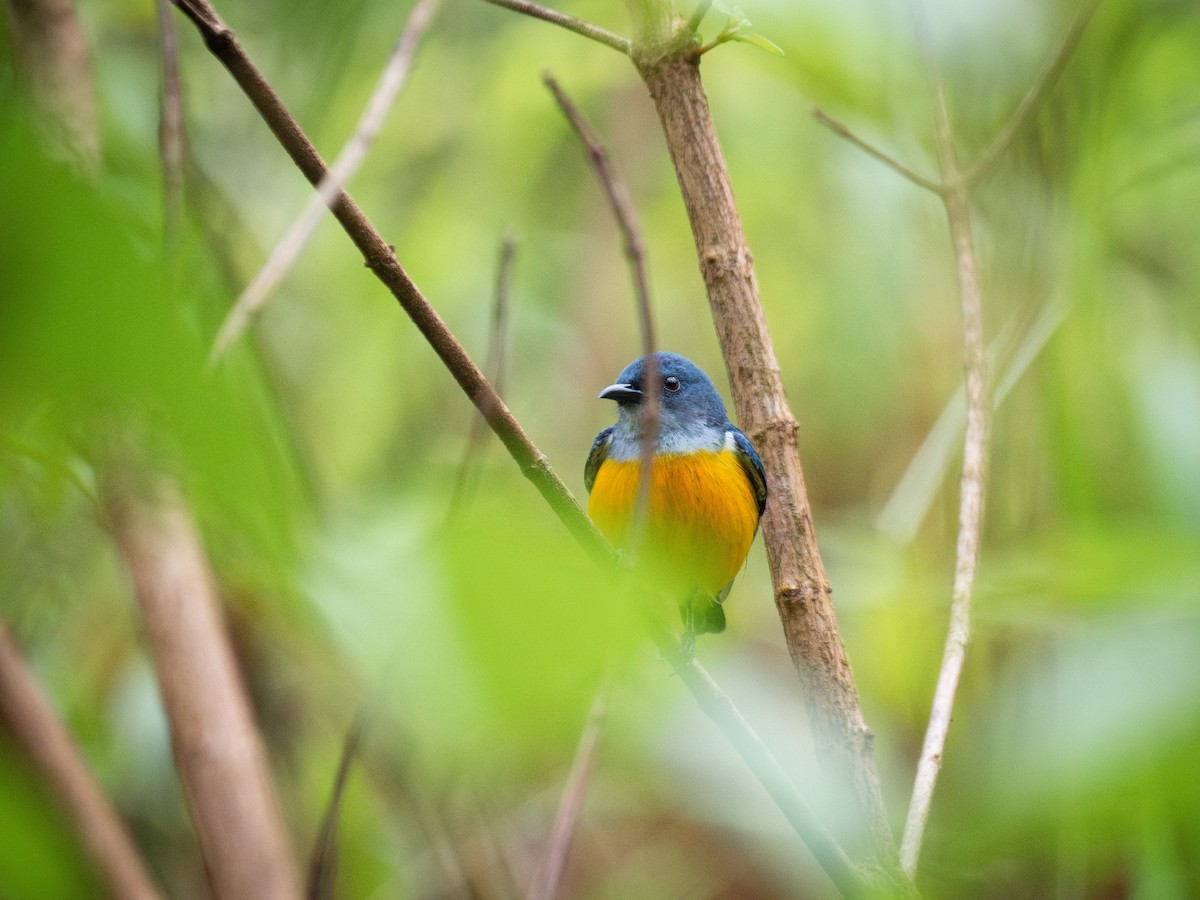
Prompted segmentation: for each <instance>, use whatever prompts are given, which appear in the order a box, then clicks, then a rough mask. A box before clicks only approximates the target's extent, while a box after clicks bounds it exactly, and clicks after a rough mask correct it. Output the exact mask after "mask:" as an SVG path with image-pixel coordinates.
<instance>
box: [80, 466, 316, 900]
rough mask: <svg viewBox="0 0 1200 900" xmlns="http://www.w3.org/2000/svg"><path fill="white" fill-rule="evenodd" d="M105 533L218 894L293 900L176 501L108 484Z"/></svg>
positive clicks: (207, 580)
mask: <svg viewBox="0 0 1200 900" xmlns="http://www.w3.org/2000/svg"><path fill="white" fill-rule="evenodd" d="M103 497H104V509H105V514H106V518H107V524H108V527H109V528H110V530H111V532H112V536H113V539H114V540H115V541H116V544H117V548H118V550H119V551H120V554H121V557H122V560H123V561H124V563H125V567H126V568H127V570H128V572H129V575H130V578H131V580H132V582H133V587H134V593H135V594H136V597H137V602H138V607H139V609H140V610H141V613H142V619H143V622H144V624H145V631H146V642H147V644H148V648H149V651H150V655H151V657H152V658H153V660H154V667H155V671H156V672H157V675H158V685H159V690H160V692H161V694H162V701H163V708H164V710H165V711H166V715H167V721H168V722H169V724H170V730H171V746H172V748H173V750H174V753H175V764H176V766H177V768H178V770H179V777H180V780H181V782H182V783H183V786H184V791H185V794H186V796H187V801H188V806H189V808H190V810H191V814H192V821H193V823H194V825H195V829H196V834H197V836H198V838H199V841H200V849H201V853H202V855H203V857H204V864H205V869H206V871H207V873H208V879H209V884H210V886H211V888H212V892H213V894H214V895H215V896H216V897H217V898H220V900H225V898H229V900H242V898H246V897H254V898H260V900H293V898H295V897H297V896H299V886H298V883H297V878H296V872H295V869H294V868H293V861H292V856H291V851H290V849H289V846H288V839H287V835H286V832H285V830H284V826H283V821H282V818H281V816H280V813H279V807H278V805H277V804H276V801H275V795H274V792H273V789H272V786H271V779H270V773H269V770H268V767H267V760H266V753H265V751H264V749H263V746H262V741H261V739H260V737H259V734H258V731H257V729H256V728H255V725H254V721H253V717H252V715H251V711H250V703H249V700H248V699H247V697H246V693H245V690H244V688H243V686H242V682H241V678H240V676H239V674H238V671H237V667H236V664H235V662H234V658H233V651H232V650H231V649H230V646H229V642H228V639H227V637H226V634H225V628H224V623H223V621H222V616H221V610H220V603H219V600H218V597H217V591H216V586H215V584H214V582H213V576H212V573H211V572H210V571H209V567H208V561H207V560H206V558H205V555H204V550H203V548H202V547H201V545H200V539H199V536H198V535H197V534H196V530H195V527H194V526H193V524H192V521H191V518H190V517H189V515H188V513H187V512H186V510H185V509H184V506H183V502H182V499H181V498H180V497H179V495H178V493H177V491H176V490H175V489H174V488H173V487H172V486H170V485H169V484H168V483H167V482H166V481H160V482H159V483H158V484H156V485H155V486H154V487H153V488H152V489H151V491H149V492H148V493H147V494H143V493H141V492H139V491H138V490H137V489H135V488H134V487H132V486H131V485H130V484H127V483H125V482H124V481H123V480H122V479H119V478H117V477H115V476H110V479H109V481H108V482H107V483H106V484H105V486H104V490H103Z"/></svg>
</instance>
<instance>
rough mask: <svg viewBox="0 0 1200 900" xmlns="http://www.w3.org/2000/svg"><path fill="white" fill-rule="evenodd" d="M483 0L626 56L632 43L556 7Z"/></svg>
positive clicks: (516, 0) (514, 0) (521, 1)
mask: <svg viewBox="0 0 1200 900" xmlns="http://www.w3.org/2000/svg"><path fill="white" fill-rule="evenodd" d="M485 2H486V3H491V4H493V5H495V6H503V7H504V8H505V9H511V10H512V11H513V12H519V13H524V14H525V15H527V16H533V18H535V19H542V20H543V21H545V22H552V23H553V24H555V25H559V26H561V27H563V28H565V29H567V30H568V31H573V32H575V33H576V34H581V35H583V36H584V37H585V38H591V39H592V40H593V41H597V42H599V43H601V44H604V45H605V46H606V47H612V48H613V49H614V50H617V51H619V52H621V53H624V54H625V55H626V56H628V55H629V53H630V47H631V46H632V45H631V43H630V41H629V38H623V37H621V36H620V35H619V34H613V33H612V32H611V31H606V30H605V29H603V28H601V27H600V26H598V25H593V24H592V23H591V22H585V21H583V20H582V19H577V18H575V17H574V16H568V15H567V14H566V13H562V12H559V11H558V10H556V9H550V8H548V7H545V6H540V5H539V4H537V3H531V2H530V0H485Z"/></svg>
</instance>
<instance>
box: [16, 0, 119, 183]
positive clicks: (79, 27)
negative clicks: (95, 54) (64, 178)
mask: <svg viewBox="0 0 1200 900" xmlns="http://www.w3.org/2000/svg"><path fill="white" fill-rule="evenodd" d="M9 5H10V8H11V10H12V16H11V17H10V19H9V22H10V24H11V28H12V38H13V51H14V53H15V55H16V57H17V60H18V61H19V64H20V72H21V74H22V75H23V76H24V77H25V78H26V80H27V81H28V83H29V89H30V93H31V94H32V96H33V99H34V102H35V103H36V105H37V106H38V108H39V110H40V111H41V113H42V115H43V119H44V122H45V125H46V127H47V130H48V131H49V132H50V134H51V135H52V136H53V138H54V140H55V142H56V143H57V144H58V145H59V147H60V148H61V150H62V151H63V152H65V154H66V155H67V156H69V157H71V158H73V159H74V160H76V161H77V162H78V163H79V164H80V165H81V166H82V167H83V169H85V170H86V171H89V172H94V171H96V170H97V169H98V168H99V167H100V151H101V148H100V117H99V113H98V112H97V109H96V92H95V88H94V87H93V84H92V71H91V62H90V59H89V56H90V54H89V50H88V41H87V34H86V33H85V31H84V28H83V23H82V22H80V20H79V16H78V14H77V13H76V12H75V0H12V2H11V3H10V4H9Z"/></svg>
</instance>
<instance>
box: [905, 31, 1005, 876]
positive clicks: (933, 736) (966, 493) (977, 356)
mask: <svg viewBox="0 0 1200 900" xmlns="http://www.w3.org/2000/svg"><path fill="white" fill-rule="evenodd" d="M915 13H916V26H917V34H918V39H919V40H920V43H921V48H922V51H923V53H924V55H925V61H926V68H927V72H928V77H929V85H930V93H931V95H932V103H933V120H934V137H935V141H936V144H937V151H938V164H939V167H940V168H941V175H942V180H943V182H944V183H945V184H946V186H947V189H946V191H945V192H944V193H943V194H942V201H943V203H944V204H945V207H946V221H947V223H948V224H949V227H950V238H951V242H952V244H953V247H954V257H955V263H956V267H957V273H958V290H959V300H960V302H961V304H962V317H963V357H964V360H963V364H964V367H965V369H966V393H967V429H966V435H965V437H964V441H963V468H962V477H961V479H960V486H959V512H958V540H957V544H956V547H955V560H954V588H953V594H952V596H951V601H950V633H949V635H948V636H947V637H946V646H945V651H944V653H943V657H942V667H941V670H940V672H939V673H938V682H937V687H936V689H935V690H934V696H933V709H932V711H931V712H930V716H929V726H928V728H927V729H926V731H925V740H924V742H923V744H922V747H921V757H920V760H919V762H918V763H917V775H916V779H915V781H914V784H913V793H912V800H911V802H910V804H909V808H908V816H907V819H906V821H905V825H904V837H903V840H902V841H901V845H900V865H901V868H903V869H904V871H905V872H906V873H907V874H908V876H909V877H910V878H911V877H913V876H914V875H915V874H916V871H917V862H918V859H919V858H920V853H921V841H922V838H923V837H924V834H925V827H926V824H927V822H928V819H929V809H930V806H931V805H932V802H933V792H934V788H935V786H936V785H937V776H938V772H939V771H940V770H941V765H942V754H943V751H944V749H945V746H946V734H947V732H948V731H949V728H950V718H951V716H952V714H953V711H954V698H955V694H956V693H957V691H958V682H959V678H960V676H961V675H962V669H963V663H964V661H965V659H966V654H967V644H968V643H969V642H970V637H971V599H972V595H973V592H974V586H975V572H976V569H977V568H978V565H979V546H980V532H981V529H982V527H983V504H984V494H985V490H986V484H987V440H988V426H989V421H988V420H989V417H990V413H991V404H990V402H989V400H988V387H987V351H986V346H985V343H984V334H983V294H982V290H981V288H980V285H979V272H978V266H977V263H976V257H975V246H974V239H973V237H972V233H971V211H970V206H969V203H970V197H969V196H968V193H967V186H966V184H965V183H964V181H963V179H962V177H961V172H960V171H959V168H958V160H957V157H956V155H955V150H954V136H953V134H952V132H951V128H950V118H949V115H948V113H947V111H946V97H945V92H944V90H943V88H942V80H941V75H940V73H939V72H938V69H937V63H936V61H935V59H934V53H933V49H932V46H931V41H930V37H929V34H928V30H927V27H926V23H925V21H924V15H923V12H922V11H921V10H920V9H919V8H918V9H916V10H915Z"/></svg>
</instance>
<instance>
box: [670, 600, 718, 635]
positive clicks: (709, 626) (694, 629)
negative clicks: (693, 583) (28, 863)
mask: <svg viewBox="0 0 1200 900" xmlns="http://www.w3.org/2000/svg"><path fill="white" fill-rule="evenodd" d="M680 612H681V613H682V614H683V624H684V627H685V629H686V630H688V631H690V632H691V633H692V634H717V633H718V632H721V631H724V630H725V610H724V608H722V606H721V604H720V602H719V601H718V600H717V598H716V597H714V596H713V595H712V594H708V593H702V592H699V591H698V592H696V593H695V594H693V595H692V596H691V597H690V598H689V599H687V600H686V601H684V604H683V606H682V607H681V608H680Z"/></svg>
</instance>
